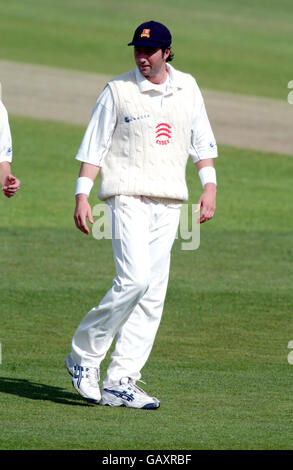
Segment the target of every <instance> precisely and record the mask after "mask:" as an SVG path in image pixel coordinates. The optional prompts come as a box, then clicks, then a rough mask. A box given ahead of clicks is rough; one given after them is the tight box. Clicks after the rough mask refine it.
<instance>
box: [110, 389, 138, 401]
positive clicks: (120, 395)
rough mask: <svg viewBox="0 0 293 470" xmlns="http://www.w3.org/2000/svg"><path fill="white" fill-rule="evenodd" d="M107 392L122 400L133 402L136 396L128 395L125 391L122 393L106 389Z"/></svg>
mask: <svg viewBox="0 0 293 470" xmlns="http://www.w3.org/2000/svg"><path fill="white" fill-rule="evenodd" d="M104 390H105V392H108V393H111V394H112V395H115V397H117V398H122V400H127V401H133V400H134V396H133V393H127V392H125V391H124V390H123V391H122V392H121V391H119V390H110V389H109V388H104Z"/></svg>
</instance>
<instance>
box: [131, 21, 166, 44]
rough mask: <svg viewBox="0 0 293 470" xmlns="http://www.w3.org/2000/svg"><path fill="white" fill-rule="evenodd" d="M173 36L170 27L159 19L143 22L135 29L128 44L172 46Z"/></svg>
mask: <svg viewBox="0 0 293 470" xmlns="http://www.w3.org/2000/svg"><path fill="white" fill-rule="evenodd" d="M171 42H172V36H171V33H170V31H169V29H168V28H167V27H166V26H164V25H163V24H162V23H158V22H157V21H147V22H146V23H142V24H141V25H140V26H138V27H137V28H136V30H135V33H134V36H133V39H132V42H130V43H129V44H128V46H142V47H170V45H171Z"/></svg>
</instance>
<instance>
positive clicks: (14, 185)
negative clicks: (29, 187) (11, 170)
mask: <svg viewBox="0 0 293 470" xmlns="http://www.w3.org/2000/svg"><path fill="white" fill-rule="evenodd" d="M19 187H20V181H19V180H18V179H17V178H15V176H13V175H11V174H10V175H7V176H6V178H5V180H4V183H3V186H2V191H3V194H4V195H5V196H6V197H8V198H10V197H12V196H14V194H15V193H16V192H17V191H18V190H19Z"/></svg>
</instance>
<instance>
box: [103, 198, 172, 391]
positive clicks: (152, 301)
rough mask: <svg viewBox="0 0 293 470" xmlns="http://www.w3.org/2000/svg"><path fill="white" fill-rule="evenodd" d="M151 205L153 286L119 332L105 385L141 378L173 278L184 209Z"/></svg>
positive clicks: (151, 284) (151, 281)
mask: <svg viewBox="0 0 293 470" xmlns="http://www.w3.org/2000/svg"><path fill="white" fill-rule="evenodd" d="M151 204H152V218H151V219H152V222H151V226H150V241H149V255H150V283H149V287H148V289H147V291H146V292H145V294H144V295H143V296H142V298H141V299H139V301H138V303H137V305H136V307H135V309H134V310H133V312H132V313H131V315H130V316H129V318H128V320H127V321H126V322H125V323H124V324H123V326H122V327H121V328H120V330H119V331H118V333H117V336H116V345H115V350H114V352H113V353H112V356H111V363H110V365H109V367H108V371H107V377H106V379H105V381H104V384H103V386H104V387H110V386H112V385H114V384H115V383H117V382H119V380H120V378H121V377H125V376H126V377H131V378H132V379H134V380H138V379H140V377H141V369H142V368H143V366H144V365H145V363H146V361H147V359H148V357H149V355H150V353H151V350H152V346H153V343H154V340H155V336H156V333H157V330H158V327H159V324H160V320H161V316H162V311H163V306H164V300H165V295H166V291H167V285H168V278H169V265H170V251H171V248H172V245H173V242H174V239H175V235H176V231H177V227H178V222H179V217H180V209H179V208H176V209H175V208H170V207H168V206H166V205H163V204H156V203H151Z"/></svg>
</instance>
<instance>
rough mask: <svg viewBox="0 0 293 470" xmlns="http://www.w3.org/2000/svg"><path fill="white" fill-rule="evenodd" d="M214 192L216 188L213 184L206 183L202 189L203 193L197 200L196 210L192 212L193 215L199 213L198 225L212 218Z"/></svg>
mask: <svg viewBox="0 0 293 470" xmlns="http://www.w3.org/2000/svg"><path fill="white" fill-rule="evenodd" d="M216 192H217V186H216V185H215V184H214V183H207V184H205V187H204V192H203V193H202V195H201V196H200V198H199V201H198V208H197V209H196V210H195V211H194V212H195V213H198V212H200V210H201V213H200V216H199V218H198V222H199V223H200V224H202V223H204V222H206V221H207V220H210V219H212V218H213V216H214V213H215V210H216Z"/></svg>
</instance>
